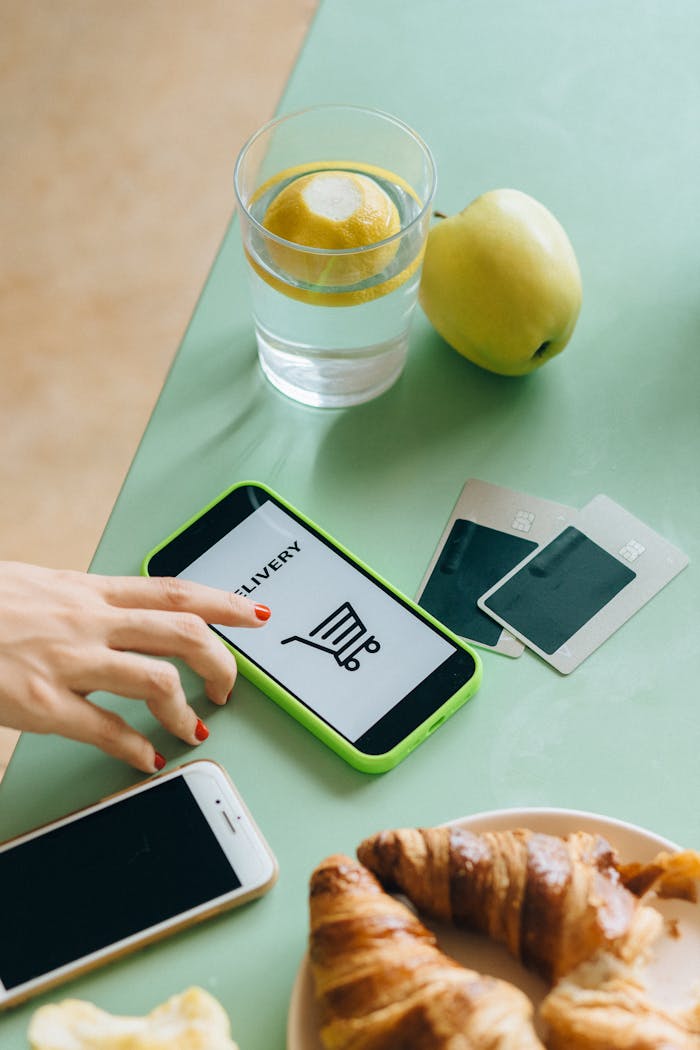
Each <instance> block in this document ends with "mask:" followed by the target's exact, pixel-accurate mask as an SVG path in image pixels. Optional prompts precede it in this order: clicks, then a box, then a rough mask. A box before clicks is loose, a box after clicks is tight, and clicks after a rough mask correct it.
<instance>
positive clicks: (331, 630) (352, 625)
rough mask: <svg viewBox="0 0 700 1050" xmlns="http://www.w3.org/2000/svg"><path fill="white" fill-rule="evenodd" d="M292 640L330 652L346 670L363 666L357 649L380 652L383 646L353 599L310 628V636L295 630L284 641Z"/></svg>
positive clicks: (284, 642) (284, 643)
mask: <svg viewBox="0 0 700 1050" xmlns="http://www.w3.org/2000/svg"><path fill="white" fill-rule="evenodd" d="M289 642H300V643H301V644H302V645H309V646H311V648H312V649H320V650H321V652H324V653H329V654H330V655H331V656H332V657H333V659H334V660H335V661H336V663H337V664H338V665H339V666H340V667H343V668H345V670H346V671H357V669H358V668H359V666H360V661H359V660H358V659H357V654H358V653H361V652H363V651H364V652H366V653H378V652H379V650H380V649H381V646H380V644H379V642H378V641H377V639H376V638H375V637H374V635H373V634H368V632H367V628H366V627H365V625H364V624H363V622H362V620H361V619H360V617H359V616H358V615H357V613H356V611H355V609H354V608H353V607H352V605H351V604H350V602H343V604H342V605H340V606H339V607H338V608H337V609H334V610H333V612H332V613H330V615H328V616H327V617H326V618H325V620H322V621H321V623H320V624H319V625H318V626H317V627H314V628H313V630H311V631H309V633H308V636H306V637H302V636H301V635H299V634H293V635H291V636H290V637H289V638H283V639H282V642H281V644H282V645H287V644H288V643H289Z"/></svg>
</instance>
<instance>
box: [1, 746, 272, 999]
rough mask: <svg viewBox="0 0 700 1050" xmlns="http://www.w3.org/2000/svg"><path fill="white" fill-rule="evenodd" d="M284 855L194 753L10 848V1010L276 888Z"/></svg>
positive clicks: (6, 949) (4, 860) (5, 902)
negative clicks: (190, 759)
mask: <svg viewBox="0 0 700 1050" xmlns="http://www.w3.org/2000/svg"><path fill="white" fill-rule="evenodd" d="M277 870H278V868H277V861H276V860H275V857H274V855H273V854H272V852H271V850H270V848H269V846H268V845H267V844H266V842H265V840H264V839H263V837H262V835H261V833H260V831H259V830H258V828H257V827H256V825H255V822H254V821H253V818H252V817H251V815H250V813H249V812H248V810H247V808H246V806H245V805H244V803H243V800H242V799H241V798H240V796H239V794H238V793H237V791H236V789H235V787H234V785H233V784H232V782H231V781H230V779H229V777H228V776H227V774H226V773H225V772H224V770H223V769H222V768H221V766H219V765H217V764H216V763H215V762H210V761H207V760H203V761H195V762H190V763H187V764H186V765H184V766H180V767H179V768H178V769H175V770H172V771H170V772H168V773H163V774H161V775H159V776H155V777H153V778H151V779H150V780H148V781H146V782H145V783H142V784H139V785H137V786H136V787H132V788H129V789H127V790H126V791H122V792H120V793H119V794H116V795H112V796H111V797H110V798H107V799H104V800H103V801H101V802H98V803H96V804H95V805H93V806H89V807H88V808H87V809H83V810H80V811H79V812H77V813H73V814H71V815H70V816H67V817H64V818H62V819H61V820H57V821H54V822H53V823H51V824H47V825H45V826H44V827H41V828H38V829H36V830H35V831H31V832H29V833H27V834H25V835H22V836H20V837H19V838H15V839H12V840H10V841H9V842H6V843H4V844H3V845H0V887H1V888H2V893H1V894H0V1007H6V1006H11V1005H14V1004H16V1003H18V1002H21V1001H23V1000H24V999H27V998H29V996H31V995H35V994H37V993H39V992H43V991H44V990H45V989H46V988H48V987H51V986H53V985H55V984H58V983H60V982H61V981H65V980H68V979H70V978H71V977H73V976H75V975H77V974H78V973H82V972H85V971H87V970H89V969H92V968H93V967H95V966H98V965H100V964H101V963H104V962H106V961H108V960H109V959H112V958H114V957H115V956H119V955H123V954H125V953H126V952H128V951H132V950H133V949H135V948H138V947H141V946H142V945H143V944H145V943H148V942H150V941H154V940H156V939H158V938H160V937H163V936H165V935H167V934H169V933H171V932H172V931H174V930H177V929H179V928H181V927H184V926H189V925H191V924H193V923H195V922H199V921H200V920H201V919H204V918H207V917H208V916H210V915H213V914H215V913H217V912H220V911H223V910H224V909H226V908H231V907H234V906H235V905H238V904H242V903H243V902H245V901H248V900H250V899H251V898H253V897H259V896H261V895H262V894H263V893H265V892H266V891H267V890H268V889H269V888H270V887H271V886H272V885H273V883H274V882H275V880H276V878H277Z"/></svg>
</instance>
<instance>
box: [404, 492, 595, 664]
mask: <svg viewBox="0 0 700 1050" xmlns="http://www.w3.org/2000/svg"><path fill="white" fill-rule="evenodd" d="M575 514H576V511H575V510H573V509H572V508H571V507H565V506H563V505H562V504H559V503H553V502H551V501H550V500H546V499H539V498H538V497H536V496H528V495H526V494H525V493H523V492H515V491H513V490H512V489H508V488H503V487H502V486H500V485H493V484H491V483H490V482H487V481H479V480H478V479H476V478H470V479H469V480H468V481H467V482H466V484H465V485H464V488H463V489H462V492H461V494H460V496H459V499H458V500H457V502H456V504H455V506H454V509H453V511H452V513H451V515H450V517H449V519H448V521H447V524H446V526H445V529H444V531H443V533H442V536H441V537H440V540H439V542H438V545H437V547H436V549H435V553H434V554H433V557H432V559H431V561H430V564H429V565H428V568H427V571H426V573H425V576H424V577H423V580H422V582H421V584H420V587H419V590H418V595H417V599H416V600H417V601H418V604H419V605H421V606H422V607H423V608H424V609H426V610H427V611H428V612H429V613H431V614H432V615H433V616H435V617H436V619H438V620H440V622H441V623H444V624H445V626H446V627H449V629H450V630H451V631H454V633H455V634H457V635H459V636H460V637H461V638H464V639H465V640H466V641H469V642H472V643H473V644H474V645H479V646H481V647H483V648H486V649H492V650H494V651H495V652H499V653H502V654H503V655H505V656H512V657H515V656H520V655H521V653H522V652H523V649H524V646H523V643H522V641H520V640H519V639H518V638H516V637H514V635H513V634H512V633H511V632H510V631H509V630H508V629H507V628H504V627H503V625H502V624H501V623H498V622H496V621H495V620H494V619H493V618H492V617H491V616H490V614H487V613H486V612H485V611H483V610H482V609H479V607H478V606H477V599H478V598H479V597H480V596H481V595H482V594H483V593H484V592H485V591H486V590H487V589H489V588H491V587H492V586H493V585H494V584H495V583H497V582H498V581H499V580H501V579H503V577H504V576H506V575H507V574H508V573H509V572H510V571H511V570H512V569H513V568H514V567H515V566H517V565H519V564H520V563H521V562H522V561H523V560H524V559H525V558H527V557H528V556H529V555H531V554H532V553H533V552H534V551H536V550H538V549H539V548H540V547H541V546H542V544H543V543H546V542H547V541H548V540H549V539H551V537H552V536H553V535H554V534H555V533H557V532H559V531H560V530H561V528H562V527H563V526H564V525H565V524H566V523H567V522H569V521H570V520H571V519H572V518H573V517H574V516H575Z"/></svg>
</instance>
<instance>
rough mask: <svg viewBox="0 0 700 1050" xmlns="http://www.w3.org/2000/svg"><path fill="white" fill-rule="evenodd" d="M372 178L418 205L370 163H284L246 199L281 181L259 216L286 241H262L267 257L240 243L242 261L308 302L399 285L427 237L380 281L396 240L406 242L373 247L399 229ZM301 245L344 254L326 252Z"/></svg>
mask: <svg viewBox="0 0 700 1050" xmlns="http://www.w3.org/2000/svg"><path fill="white" fill-rule="evenodd" d="M377 180H381V181H382V182H385V183H389V184H391V185H393V186H395V187H396V189H397V191H398V192H399V193H400V194H401V195H403V196H404V198H411V199H412V201H413V203H414V204H415V205H417V211H419V210H420V208H421V206H422V202H421V200H420V198H419V197H418V195H417V194H416V192H415V190H414V189H413V187H412V186H411V185H410V184H409V183H408V182H406V180H405V179H402V178H401V176H400V175H396V174H395V173H394V172H392V171H387V170H386V169H384V168H379V167H377V166H376V165H372V164H360V163H358V162H356V161H343V160H336V161H316V162H313V163H307V164H301V165H298V166H297V167H294V168H287V169H286V170H285V171H280V172H278V173H277V174H276V175H274V176H273V177H272V178H269V179H267V180H266V181H265V182H264V183H263V184H262V185H261V186H259V187H258V188H257V190H256V191H255V193H254V194H253V196H252V197H251V199H250V202H249V206H254V205H256V203H258V202H260V201H261V200H262V199H263V198H265V197H267V196H268V195H270V194H274V191H275V188H276V187H277V186H279V185H281V186H282V189H280V190H279V192H278V193H277V195H276V196H275V197H274V198H273V200H272V201H271V203H270V204H268V206H267V210H266V211H265V212H264V214H263V216H262V219H261V220H260V221H261V222H262V225H263V226H264V227H266V228H267V229H268V230H269V232H270V233H272V234H274V235H275V236H276V237H280V238H282V239H283V240H284V241H287V242H289V243H288V244H282V243H280V242H279V241H275V240H273V239H272V238H270V239H269V240H268V241H266V243H265V252H266V253H267V255H268V259H267V264H265V263H264V262H263V259H262V257H261V256H260V255H258V254H257V253H256V252H253V251H251V250H249V248H248V246H247V245H246V246H245V251H246V255H247V258H248V262H249V263H250V265H251V266H252V268H253V269H254V270H255V272H256V273H257V275H258V276H259V277H260V278H261V279H262V280H263V281H265V282H266V283H267V284H269V285H270V286H271V287H272V288H274V289H275V290H276V291H278V292H281V293H282V294H283V295H286V296H288V297H289V298H290V299H296V300H298V301H299V302H303V303H309V304H312V305H314V306H356V305H358V304H360V303H366V302H369V301H370V300H372V299H377V298H379V297H380V296H383V295H387V294H388V293H389V292H392V291H394V289H395V288H398V287H399V286H400V285H402V284H403V283H404V282H405V281H407V280H408V278H409V277H411V276H412V275H414V274H415V273H416V272H417V270H418V268H419V266H420V264H421V262H422V259H423V252H424V249H425V240H424V238H419V239H418V240H417V242H416V250H415V251H410V250H409V253H408V254H409V256H410V257H409V259H408V260H407V262H406V265H405V267H404V268H403V269H402V270H399V271H397V272H396V273H393V274H392V275H391V276H388V277H387V278H386V279H385V280H382V278H381V274H382V272H383V271H384V270H385V269H386V268H387V267H388V266H389V265H390V263H391V262H392V261H393V259H394V257H395V255H396V253H397V251H398V246H399V242H401V244H402V246H403V243H404V242H403V239H402V238H396V240H395V241H393V242H391V243H389V244H385V243H380V244H379V245H378V247H376V248H375V247H372V245H374V244H377V242H378V241H380V242H382V241H384V240H386V238H389V237H392V236H393V235H395V234H396V233H399V232H400V230H401V220H400V217H399V212H398V209H397V207H396V205H395V204H394V202H393V200H392V199H391V197H390V196H389V194H388V193H387V192H386V191H385V190H383V189H382V187H381V186H380V185H379V183H378V181H377ZM293 244H298V245H299V248H298V249H295V248H294V247H292V245H293ZM411 244H413V240H412V239H411ZM407 245H408V242H407ZM304 248H318V249H323V250H325V251H326V252H328V251H335V252H345V253H346V254H340V255H334V256H332V255H325V254H322V253H321V252H314V251H304Z"/></svg>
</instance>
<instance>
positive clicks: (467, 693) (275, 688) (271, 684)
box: [141, 481, 482, 773]
mask: <svg viewBox="0 0 700 1050" xmlns="http://www.w3.org/2000/svg"><path fill="white" fill-rule="evenodd" d="M249 485H252V486H255V487H256V488H259V489H262V490H263V492H266V493H267V494H268V495H270V496H271V497H272V498H273V499H275V500H277V501H278V502H279V503H280V504H282V506H283V507H286V508H287V509H288V510H289V511H290V512H291V513H292V514H294V515H296V516H297V517H298V518H299V520H300V521H302V522H304V524H306V525H308V527H309V528H310V529H311V530H312V531H314V532H316V533H318V534H319V535H320V536H323V537H324V539H326V540H327V541H328V542H329V543H330V544H331V545H332V546H334V547H336V548H337V549H338V550H339V551H341V552H342V553H343V554H344V555H345V556H346V557H347V558H349V559H350V561H352V562H354V563H355V564H356V565H358V566H359V567H360V568H361V569H364V571H365V572H367V573H369V575H370V576H372V577H373V578H374V579H376V580H377V581H378V582H379V583H381V584H382V585H383V586H384V587H386V588H387V590H389V591H391V592H392V593H393V594H395V595H396V596H397V597H398V598H400V599H401V601H403V602H405V603H406V605H408V606H409V607H410V608H411V609H413V610H415V611H416V612H417V613H418V615H419V616H420V617H421V618H422V619H424V620H426V621H427V622H428V623H431V624H433V625H434V626H436V627H438V628H439V629H440V630H441V631H442V632H443V633H444V634H445V636H446V637H447V638H449V639H450V641H452V642H454V644H455V645H456V646H458V647H459V648H461V649H465V650H466V651H467V652H468V653H469V654H470V656H471V657H472V659H473V660H474V674H473V675H472V677H471V678H470V679H469V681H468V682H466V683H465V684H464V685H463V686H462V687H461V688H460V689H458V691H457V692H456V693H454V694H453V695H452V696H451V697H450V698H449V699H448V700H446V701H445V703H444V704H442V706H441V707H440V708H438V710H437V711H434V712H433V713H432V714H431V715H430V716H429V717H428V718H427V719H426V720H425V721H424V722H423V723H422V724H421V725H419V726H417V727H416V728H415V729H414V730H413V731H412V732H411V733H409V735H408V736H406V737H405V738H404V739H403V740H402V741H401V742H400V743H398V744H396V745H395V746H394V747H392V748H391V750H390V751H386V752H385V753H384V754H381V755H369V754H365V753H363V752H362V751H360V750H359V749H358V748H356V747H354V746H353V745H352V744H351V743H350V742H349V741H347V740H346V739H345V738H344V737H342V736H341V735H340V734H339V733H337V732H335V730H333V729H331V727H330V726H329V725H327V724H326V723H325V722H324V721H322V719H320V718H319V717H318V716H317V715H315V714H313V712H312V711H310V710H309V709H308V708H307V707H305V706H304V705H303V704H301V703H300V702H299V701H298V700H297V699H296V698H295V697H293V696H292V695H291V694H290V693H288V692H287V690H286V689H284V688H283V687H282V686H280V685H279V684H278V683H277V682H275V681H273V680H272V679H271V678H269V677H268V676H267V675H266V674H265V672H264V671H261V670H260V668H259V667H256V666H255V664H253V663H252V662H251V661H250V660H249V659H248V658H247V657H246V656H245V655H244V654H243V653H241V652H239V650H238V649H236V647H235V646H234V645H231V644H230V643H229V642H228V641H227V640H226V639H223V638H222V641H223V642H224V644H225V645H226V646H227V647H228V648H229V649H230V650H231V652H232V653H233V654H234V656H235V657H236V663H237V664H238V667H239V670H240V671H241V672H242V674H244V675H245V677H246V678H248V679H249V681H251V682H252V683H253V684H254V685H256V686H257V687H258V688H259V689H261V690H262V692H263V693H265V694H266V695H267V696H269V697H270V699H271V700H274V701H275V703H277V704H279V706H280V707H281V708H283V709H284V710H285V711H286V712H287V713H288V714H290V715H291V716H292V717H293V718H295V719H296V720H297V721H298V722H300V723H301V724H302V725H303V726H305V727H306V729H308V730H309V731H310V732H311V733H313V734H314V736H316V737H318V739H319V740H321V741H323V743H324V744H326V745H327V746H328V747H330V748H331V749H332V750H333V751H335V752H336V754H338V755H340V757H341V758H343V759H345V761H346V762H348V763H349V764H350V765H351V766H353V767H354V768H355V769H358V770H360V771H361V772H363V773H384V772H386V771H387V770H389V769H391V768H392V767H393V766H395V765H397V764H398V763H399V762H400V761H401V760H402V759H404V758H405V757H406V756H407V755H408V754H410V752H411V751H413V750H414V749H415V748H416V747H418V745H419V744H420V743H422V741H424V740H425V739H426V738H427V737H428V736H430V735H431V733H433V732H434V731H435V730H436V729H437V728H438V726H440V725H442V723H443V722H444V721H445V720H446V719H447V718H449V717H450V715H452V714H454V712H455V711H456V710H457V709H458V708H459V707H461V706H462V704H464V703H466V701H467V700H469V699H470V698H471V697H472V696H473V695H474V693H475V692H476V691H477V689H478V688H479V685H480V684H481V677H482V664H481V660H480V658H479V655H478V653H477V652H475V651H474V650H473V649H472V648H471V646H469V645H467V644H466V643H465V642H464V641H463V640H462V639H461V638H458V637H457V636H456V635H455V634H453V633H452V632H451V631H449V630H448V629H447V628H446V627H445V626H444V625H443V624H441V623H439V621H438V620H436V619H435V618H434V617H433V616H431V615H430V614H429V613H427V612H426V611H425V610H424V609H421V608H420V607H419V606H418V605H416V603H415V602H413V601H412V600H411V599H410V598H408V597H406V595H405V594H402V593H401V591H398V590H397V589H396V588H395V587H393V586H392V584H390V583H389V582H388V581H387V580H385V579H384V578H383V577H382V576H380V575H379V573H377V572H375V571H374V569H371V568H370V567H369V566H368V565H366V564H365V563H364V562H363V561H361V559H360V558H358V557H357V556H356V555H354V554H353V553H352V552H351V551H349V550H348V549H347V547H344V546H343V544H342V543H339V542H338V540H336V539H335V537H333V536H331V535H329V533H327V532H326V531H325V530H324V529H322V528H321V527H320V526H319V525H317V524H316V523H315V522H313V521H312V520H311V519H310V518H309V517H307V515H305V514H303V513H302V512H301V511H300V510H297V508H296V507H294V506H292V504H291V503H289V502H288V501H287V500H285V499H284V498H283V497H282V496H280V495H279V493H277V492H275V491H274V490H273V489H271V488H270V487H269V486H268V485H265V484H263V483H262V482H260V481H240V482H236V484H235V485H231V486H230V487H229V488H228V489H226V490H225V491H224V492H222V493H220V494H219V495H218V496H217V497H216V498H215V499H213V500H212V501H211V502H210V503H208V504H207V505H206V507H203V508H202V510H200V511H199V512H198V513H197V514H195V515H194V516H193V517H191V518H190V519H189V520H188V521H186V522H185V523H184V524H183V525H181V526H180V527H179V528H178V529H176V530H175V531H174V532H172V533H171V534H170V536H168V537H167V539H165V540H163V542H162V543H159V544H158V546H157V547H154V548H153V550H152V551H150V552H149V553H148V554H147V555H146V557H145V558H144V561H143V564H142V566H141V572H142V574H143V575H144V576H148V575H150V573H149V568H148V567H149V562H150V560H151V558H152V557H153V556H154V555H155V554H157V553H158V552H159V551H161V550H163V548H164V547H167V546H168V544H169V543H171V542H172V540H174V539H175V537H176V536H179V535H181V534H182V533H183V532H185V531H186V530H187V529H188V528H189V527H190V526H191V525H193V524H194V522H196V521H198V520H199V519H200V518H202V517H203V516H204V515H205V514H206V513H207V512H208V511H209V510H211V508H212V507H214V506H216V504H217V503H220V502H221V500H222V499H225V498H226V497H227V496H228V495H229V493H231V492H233V491H234V489H239V488H245V487H246V486H249Z"/></svg>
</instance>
